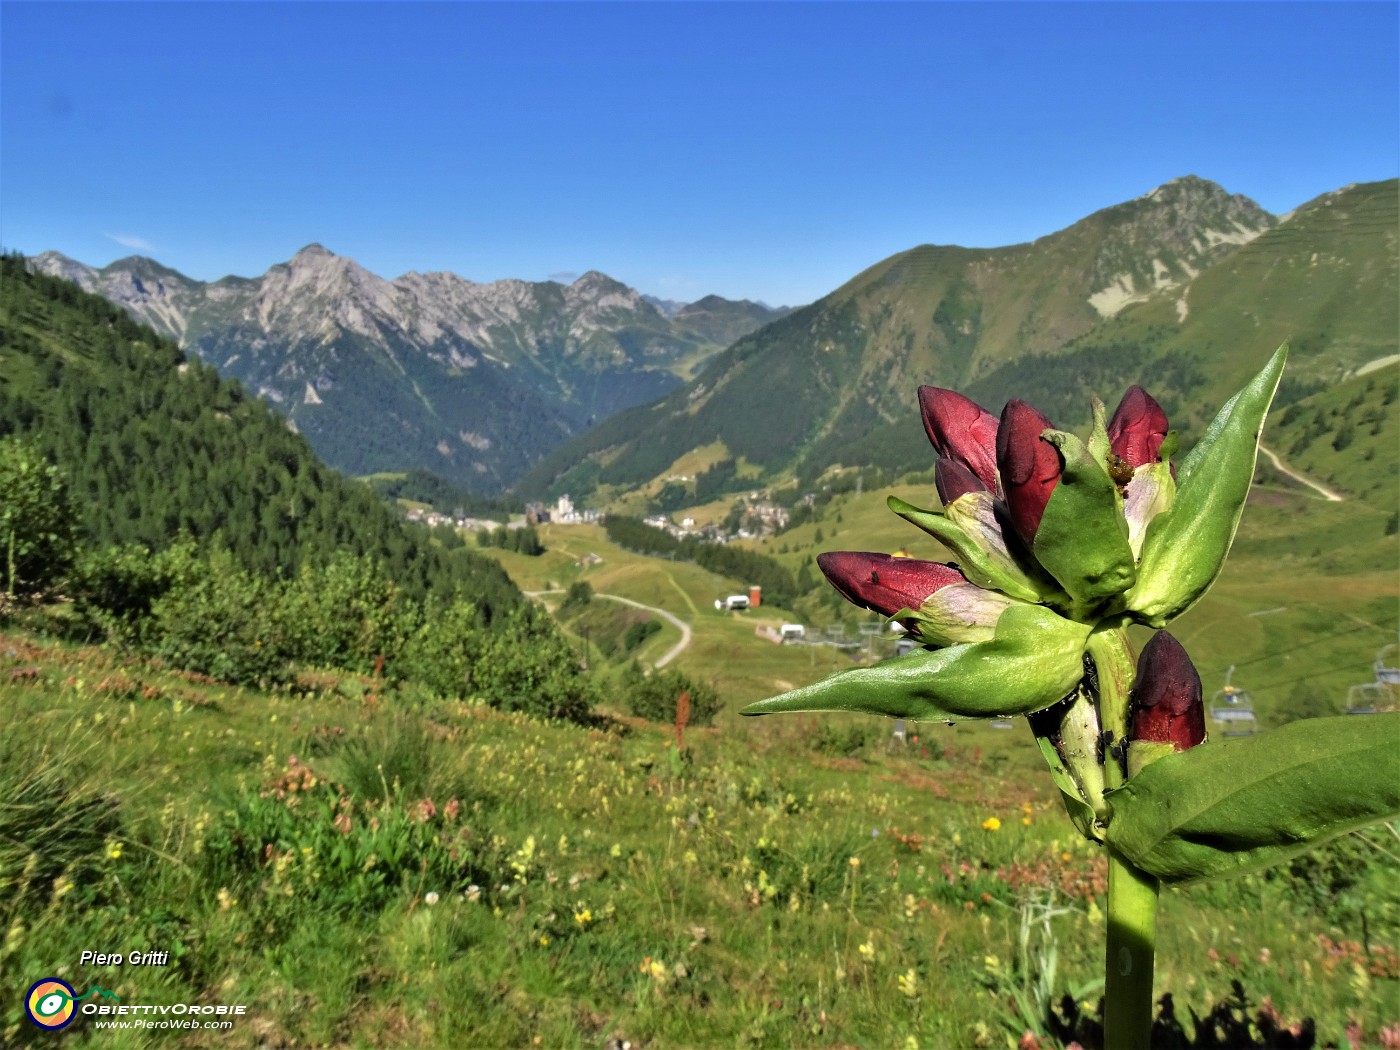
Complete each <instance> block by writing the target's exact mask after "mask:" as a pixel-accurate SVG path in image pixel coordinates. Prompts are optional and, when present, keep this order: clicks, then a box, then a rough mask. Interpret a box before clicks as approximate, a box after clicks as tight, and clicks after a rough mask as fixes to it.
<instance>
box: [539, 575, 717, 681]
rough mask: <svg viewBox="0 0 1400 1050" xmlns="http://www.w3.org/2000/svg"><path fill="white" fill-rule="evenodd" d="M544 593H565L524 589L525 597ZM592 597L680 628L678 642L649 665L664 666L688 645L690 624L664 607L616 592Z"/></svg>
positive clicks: (561, 593) (560, 594)
mask: <svg viewBox="0 0 1400 1050" xmlns="http://www.w3.org/2000/svg"><path fill="white" fill-rule="evenodd" d="M545 594H556V595H559V596H560V597H563V596H564V594H565V592H564V591H526V592H525V595H526V597H529V598H538V597H540V596H541V595H545ZM593 597H595V598H606V599H607V600H608V601H610V602H621V603H622V604H623V605H630V606H632V607H633V608H634V609H643V610H645V611H646V612H649V613H655V614H656V615H657V616H660V617H661V618H662V619H663V620H665V621H667V622H668V623H671V624H674V625H675V626H676V627H678V628H679V629H680V632H681V640H680V641H679V642H677V643H676V644H675V645H673V646H671V648H669V649H667V650H666V651H665V652H664V653H662V654H661V656H660V658H659V659H657V660H655V661H653V662H652V665H651V666H652V667H665V666H666V665H667V664H668V663H670V662H671V661H672V660H674V659H675V658H676V657H678V656H680V655H681V653H683V652H685V649H686V646H688V645H689V644H690V624H688V623H686V622H685V621H684V620H682V619H681V618H680V617H678V616H675V615H674V614H672V613H668V612H667V611H666V610H665V609H658V608H657V607H656V606H654V605H643V604H642V603H641V602H634V601H633V600H632V599H631V598H624V597H622V596H621V595H618V594H601V593H599V592H597V591H595V592H594V593H593Z"/></svg>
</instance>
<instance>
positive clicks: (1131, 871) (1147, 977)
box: [1104, 849, 1158, 1050]
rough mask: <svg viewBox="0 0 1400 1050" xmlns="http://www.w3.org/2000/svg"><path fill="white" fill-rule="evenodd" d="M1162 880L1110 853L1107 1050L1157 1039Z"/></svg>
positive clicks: (1135, 1047) (1137, 1047) (1131, 1048)
mask: <svg viewBox="0 0 1400 1050" xmlns="http://www.w3.org/2000/svg"><path fill="white" fill-rule="evenodd" d="M1157 889H1158V882H1157V879H1156V878H1155V877H1154V876H1152V875H1149V874H1147V872H1145V871H1141V870H1139V869H1138V868H1135V867H1134V866H1133V865H1132V864H1130V863H1129V862H1128V861H1126V860H1124V859H1123V858H1122V857H1120V856H1118V854H1117V853H1115V852H1114V851H1113V850H1111V849H1110V850H1109V852H1108V957H1107V959H1106V963H1107V966H1106V972H1105V976H1104V1048H1105V1050H1142V1048H1144V1047H1147V1046H1150V1045H1151V1042H1152V966H1153V958H1154V955H1155V953H1156V947H1157Z"/></svg>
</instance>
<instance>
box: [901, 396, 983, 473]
mask: <svg viewBox="0 0 1400 1050" xmlns="http://www.w3.org/2000/svg"><path fill="white" fill-rule="evenodd" d="M919 409H920V412H921V414H922V416H923V420H924V432H925V433H927V434H928V439H929V442H930V443H931V444H932V445H933V447H934V449H935V450H937V452H938V454H939V455H940V456H942V457H944V459H945V460H949V461H952V462H954V463H955V464H957V465H958V466H960V467H962V468H963V469H965V470H967V471H968V472H969V473H971V474H973V475H975V476H976V477H977V479H978V480H979V481H980V482H981V483H982V485H983V487H984V488H985V489H993V490H994V489H996V487H997V456H996V441H997V418H996V416H994V415H992V414H991V413H990V412H988V411H987V410H986V409H985V408H983V407H982V406H981V405H979V404H977V402H975V401H972V400H971V399H969V398H966V397H964V396H963V395H962V394H959V393H957V392H956V391H954V390H944V389H943V388H942V387H936V386H921V387H919Z"/></svg>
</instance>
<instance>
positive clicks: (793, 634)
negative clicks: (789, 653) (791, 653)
mask: <svg viewBox="0 0 1400 1050" xmlns="http://www.w3.org/2000/svg"><path fill="white" fill-rule="evenodd" d="M778 637H779V638H781V639H782V640H783V641H785V642H796V641H801V640H802V639H803V638H806V637H807V628H805V627H803V626H802V625H801V624H800V623H785V624H783V625H782V627H780V628H778Z"/></svg>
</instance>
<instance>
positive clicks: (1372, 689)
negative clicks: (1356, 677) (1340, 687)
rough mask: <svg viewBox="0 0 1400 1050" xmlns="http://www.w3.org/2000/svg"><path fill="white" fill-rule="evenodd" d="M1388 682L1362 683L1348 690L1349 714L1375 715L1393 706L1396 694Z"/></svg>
mask: <svg viewBox="0 0 1400 1050" xmlns="http://www.w3.org/2000/svg"><path fill="white" fill-rule="evenodd" d="M1391 690H1392V687H1391V686H1390V685H1389V684H1388V683H1386V682H1380V681H1376V682H1362V683H1361V684H1360V685H1354V686H1352V687H1351V688H1350V689H1348V690H1347V714H1349V715H1373V714H1375V713H1376V712H1377V711H1385V710H1388V709H1389V708H1390V707H1392V706H1393V704H1394V701H1395V694H1394V693H1393V692H1392V691H1391Z"/></svg>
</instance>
